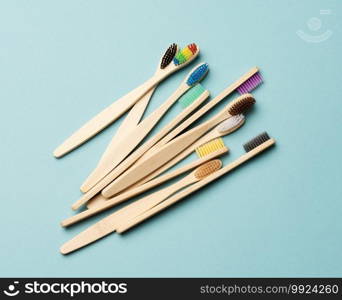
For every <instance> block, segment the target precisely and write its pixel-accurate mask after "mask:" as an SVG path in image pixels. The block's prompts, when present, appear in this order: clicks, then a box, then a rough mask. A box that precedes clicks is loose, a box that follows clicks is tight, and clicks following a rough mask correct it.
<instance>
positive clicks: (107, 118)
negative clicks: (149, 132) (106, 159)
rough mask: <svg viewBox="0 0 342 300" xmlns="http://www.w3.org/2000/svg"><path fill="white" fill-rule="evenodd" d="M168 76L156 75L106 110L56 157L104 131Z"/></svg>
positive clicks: (64, 144)
mask: <svg viewBox="0 0 342 300" xmlns="http://www.w3.org/2000/svg"><path fill="white" fill-rule="evenodd" d="M167 75H168V74H167V73H163V74H159V75H154V76H153V77H151V78H150V79H149V80H147V81H146V82H145V83H144V84H142V85H140V86H138V87H137V88H135V89H134V90H132V91H131V92H129V93H128V94H126V95H125V96H123V97H122V98H120V99H119V100H117V101H115V102H114V103H112V104H111V105H110V106H108V107H107V108H105V109H104V110H103V111H102V112H100V113H99V114H98V115H96V116H95V117H93V118H92V119H91V120H90V121H88V122H87V123H86V124H84V125H83V126H82V127H81V128H80V129H78V130H77V131H76V132H75V133H73V134H72V135H71V136H70V137H69V138H67V139H66V140H65V141H64V142H63V143H62V144H61V145H60V146H58V147H57V148H56V149H55V151H54V153H53V154H54V156H55V157H61V156H63V155H65V154H67V153H68V152H70V151H72V150H74V149H75V148H77V147H78V146H80V145H81V144H83V143H84V142H86V141H87V140H89V139H90V138H92V137H93V136H94V135H96V134H97V133H99V132H100V131H102V130H103V129H104V128H106V127H107V126H108V125H110V124H111V123H113V122H114V121H115V120H116V119H118V118H119V117H120V116H121V115H123V114H124V113H125V112H126V111H127V110H128V109H130V108H131V107H132V106H133V105H134V104H135V103H136V102H137V101H138V100H139V99H140V98H141V97H142V96H143V95H144V94H145V93H147V92H148V91H149V90H150V89H151V88H152V87H153V86H154V85H155V84H157V83H158V82H160V81H161V80H163V79H164V78H165V77H166V76H167Z"/></svg>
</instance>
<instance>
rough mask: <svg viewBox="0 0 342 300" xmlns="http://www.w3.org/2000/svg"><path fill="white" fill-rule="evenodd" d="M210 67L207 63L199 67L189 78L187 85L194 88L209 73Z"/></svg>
mask: <svg viewBox="0 0 342 300" xmlns="http://www.w3.org/2000/svg"><path fill="white" fill-rule="evenodd" d="M208 70H209V66H208V64H207V63H203V64H201V65H200V66H198V67H197V68H196V69H195V70H194V71H193V72H192V73H191V74H190V75H189V76H188V79H187V81H186V83H187V85H189V86H193V85H194V84H196V83H198V82H199V81H200V80H201V79H202V78H203V77H204V76H205V74H206V73H207V72H208Z"/></svg>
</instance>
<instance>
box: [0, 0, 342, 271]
mask: <svg viewBox="0 0 342 300" xmlns="http://www.w3.org/2000/svg"><path fill="white" fill-rule="evenodd" d="M321 9H330V10H331V14H330V15H320V10H321ZM341 9H342V2H340V1H337V0H336V1H326V0H324V1H311V0H306V1H295V0H292V1H289V0H288V1H256V0H255V1H251V0H250V1H223V0H222V1H218V0H216V1H194V0H188V1H178V0H174V1H151V0H149V1H146V0H145V1H138V0H136V1H66V0H65V1H43V0H42V1H1V2H0V83H1V84H0V99H1V118H0V126H1V142H0V143H1V147H0V157H1V175H0V180H1V181H0V182H1V191H2V193H1V209H0V222H1V232H0V233H1V247H0V275H1V276H14V277H18V276H82V277H83V276H129V277H133V276H149V277H152V276H175V277H178V276H196V277H197V276H243V277H245V276H246V277H247V276H341V275H342V261H341V251H342V240H341V229H342V220H341V213H342V201H341V200H342V197H341V195H342V188H341V180H342V176H341V146H342V142H341V132H340V130H341V113H342V109H341V100H342V99H341V59H340V55H341V52H342V41H341V29H342V26H341V23H340V22H338V19H339V20H340V21H341V17H340V13H341ZM311 17H317V18H319V19H320V20H321V21H322V28H321V29H319V30H318V31H310V29H309V28H308V27H307V21H308V20H309V19H310V18H311ZM297 30H303V31H305V32H306V33H307V34H311V35H314V36H316V35H319V34H322V33H324V32H325V31H326V30H331V31H332V32H333V35H332V36H331V37H330V38H329V39H328V40H326V41H324V42H321V43H308V42H306V41H304V40H302V39H301V38H299V37H298V36H297V34H296V31H297ZM172 42H176V43H178V44H179V45H182V46H184V45H186V44H188V43H190V42H196V43H198V45H199V46H200V47H201V58H200V59H198V60H197V62H198V63H199V62H201V61H206V62H208V63H209V65H210V68H211V71H210V74H209V75H208V76H207V78H206V79H205V80H204V81H203V85H204V86H205V87H206V88H208V89H209V90H210V91H211V94H212V95H214V96H215V95H216V94H218V93H219V92H220V91H221V90H223V89H224V88H225V87H226V86H227V85H229V84H230V83H232V82H233V81H234V80H236V79H237V78H238V77H239V76H240V75H242V74H243V73H245V72H246V71H248V70H249V69H250V68H251V67H253V66H255V65H257V66H259V67H260V69H261V73H262V75H263V77H264V84H263V85H262V86H261V87H260V88H258V89H257V90H255V92H254V95H255V97H256V99H257V105H256V107H255V108H254V109H253V110H252V111H251V112H250V113H249V114H248V116H247V122H246V124H245V126H243V127H242V128H241V129H240V130H239V131H237V132H236V133H234V134H232V135H230V136H226V137H225V138H224V140H225V142H226V144H227V145H228V146H229V147H230V149H231V152H230V154H229V155H227V156H226V157H225V158H224V162H225V163H227V162H229V161H231V160H233V159H234V158H236V157H238V156H239V155H241V154H242V153H243V149H242V144H243V143H244V142H246V141H247V140H249V139H250V138H252V137H254V136H255V135H257V134H259V133H260V132H261V131H264V130H267V131H268V132H269V133H270V135H271V136H273V137H274V138H276V139H277V142H278V143H277V146H276V147H275V148H274V149H272V150H270V151H268V153H265V155H262V156H260V157H258V158H257V159H254V160H253V161H251V162H250V163H248V164H246V165H245V166H244V167H242V168H240V169H238V170H236V171H235V172H233V173H230V174H229V175H228V176H225V178H223V179H222V180H219V181H217V182H215V183H213V184H211V185H210V186H208V187H207V188H206V189H203V190H202V191H200V192H198V193H196V194H194V195H192V196H191V197H189V198H188V199H187V200H186V201H183V202H182V203H180V204H179V205H176V206H175V207H173V208H171V209H169V210H168V211H166V212H164V213H163V214H160V215H158V216H156V217H154V218H153V219H151V220H149V221H148V222H145V223H144V224H142V225H141V226H139V227H137V228H136V229H134V230H132V231H130V232H129V233H127V234H126V235H123V236H118V235H116V234H112V235H110V236H108V237H106V238H105V239H102V240H101V241H98V242H97V243H95V244H93V245H91V246H89V247H86V248H84V249H82V250H81V251H77V252H75V253H73V254H72V255H69V256H62V255H61V254H60V253H59V247H60V245H61V244H62V243H64V242H65V241H67V240H68V239H70V238H71V237H73V236H74V235H76V234H77V233H78V232H80V231H82V230H83V229H85V228H86V227H88V226H89V225H91V224H93V223H94V222H95V221H96V220H99V219H101V218H102V217H103V215H106V214H108V213H109V212H106V213H105V214H103V215H101V216H97V217H95V218H92V219H90V220H87V221H86V222H84V223H82V224H78V225H75V226H73V227H72V228H70V229H68V230H65V229H63V228H61V227H60V226H59V222H60V221H61V220H62V219H64V218H66V217H68V216H71V215H72V214H73V212H72V211H71V209H70V205H71V204H72V203H73V202H74V201H75V200H77V199H78V197H79V196H80V192H79V189H78V187H79V186H80V184H81V183H82V182H83V180H84V179H85V178H86V176H87V174H88V173H89V172H90V171H91V170H92V168H93V167H94V166H95V165H96V163H97V160H98V158H99V157H100V155H101V153H102V152H103V151H104V149H105V147H106V145H107V143H108V142H109V141H110V139H111V136H112V135H113V134H114V132H115V130H116V128H117V126H118V124H119V123H118V122H116V123H115V124H114V125H113V126H111V127H110V128H108V129H107V130H105V131H104V132H103V133H101V134H100V135H98V136H97V137H96V138H94V139H93V140H91V141H90V142H89V143H87V144H85V145H84V146H83V147H81V148H79V149H78V150H77V151H74V152H73V153H71V154H70V155H68V156H66V157H64V158H63V159H60V160H56V159H54V158H53V156H52V151H53V150H54V148H55V147H56V146H57V145H58V144H59V143H61V142H62V141H63V139H64V138H66V137H67V136H69V134H71V132H73V131H74V130H75V129H77V128H78V127H79V126H80V125H82V124H83V123H84V122H85V121H87V120H88V119H89V118H91V117H92V116H93V115H95V114H96V113H97V112H99V111H100V110H101V109H103V108H104V107H106V106H107V105H109V104H110V103H112V101H114V100H115V99H116V98H119V97H120V96H122V95H124V94H125V93H126V92H128V91H129V90H130V89H132V88H134V87H136V86H137V85H138V84H140V83H142V82H143V81H144V80H146V79H147V78H148V77H149V76H150V75H151V74H153V72H154V70H155V68H156V66H157V63H158V60H159V57H160V55H161V54H162V53H163V51H164V49H165V48H166V47H167V46H168V45H169V44H170V43H172ZM193 66H194V65H193V64H192V65H191V66H189V67H187V68H185V69H184V70H182V71H180V72H178V73H177V74H175V75H174V76H172V77H171V78H170V79H169V80H167V81H165V83H164V84H162V85H161V86H160V87H159V88H158V90H157V92H156V94H155V96H154V98H153V100H152V102H151V105H150V106H149V108H148V112H151V111H153V109H155V108H156V107H158V105H160V104H161V103H162V101H163V100H165V99H166V97H168V96H169V95H170V94H171V92H172V91H173V90H174V89H175V88H176V87H177V86H178V85H179V83H180V82H181V80H182V79H183V78H184V76H185V75H186V74H187V72H188V71H189V70H190V69H191V68H192V67H193ZM234 96H235V95H234ZM230 99H233V95H232V96H231V97H229V99H227V101H228V100H230ZM227 101H224V102H223V103H222V105H220V106H219V107H218V108H217V110H215V111H218V109H220V108H222V107H223V106H224V105H225V104H226V103H227ZM180 111H181V108H180V107H179V106H177V105H176V106H175V107H173V109H172V110H171V111H170V113H168V114H167V116H166V117H165V118H164V119H163V120H162V122H161V123H160V126H161V125H163V124H165V123H166V122H167V121H169V120H171V118H172V117H173V116H175V115H176V114H177V113H179V112H180ZM215 111H212V112H211V113H210V115H213V114H214V113H215ZM160 126H158V128H160ZM158 128H157V129H158ZM193 159H194V156H193V157H191V158H189V159H188V160H187V161H191V160H193ZM112 211H113V210H112Z"/></svg>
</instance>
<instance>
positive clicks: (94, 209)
mask: <svg viewBox="0 0 342 300" xmlns="http://www.w3.org/2000/svg"><path fill="white" fill-rule="evenodd" d="M227 151H228V149H227V148H225V149H219V150H218V151H215V152H213V153H211V154H209V155H207V156H205V157H203V158H200V159H198V160H196V161H194V162H192V163H190V164H187V165H185V166H183V167H180V168H179V169H177V170H174V171H172V172H169V173H167V174H165V175H163V176H159V177H158V178H156V179H154V180H151V181H149V182H147V183H145V184H143V185H140V186H138V187H135V188H133V189H130V190H128V191H127V192H124V193H121V194H120V195H118V196H116V197H113V198H110V199H107V198H104V197H103V196H102V195H101V193H99V194H98V195H96V196H95V197H94V202H95V203H93V204H92V205H91V206H90V207H89V208H88V209H87V210H85V211H82V212H80V213H78V214H77V215H74V216H72V217H69V218H67V219H65V220H63V221H62V222H61V226H63V227H68V226H70V225H73V224H75V223H77V222H80V221H82V220H84V219H87V218H89V217H91V216H93V215H96V214H98V213H100V212H102V211H105V210H107V209H109V208H111V207H113V206H115V205H117V204H119V203H122V202H123V201H125V200H128V199H131V198H132V197H134V196H137V195H139V194H141V193H143V192H146V191H148V190H150V189H152V188H154V187H156V186H158V185H160V184H162V183H164V182H166V181H168V180H170V179H172V178H175V177H177V176H179V175H181V174H184V173H185V172H187V171H190V170H192V169H194V168H196V167H198V166H200V165H202V164H204V163H206V162H208V161H210V160H212V159H214V158H216V157H218V156H220V155H222V154H224V153H226V152H227ZM99 198H100V199H99ZM92 201H93V199H92V200H91V201H89V203H91V202H92Z"/></svg>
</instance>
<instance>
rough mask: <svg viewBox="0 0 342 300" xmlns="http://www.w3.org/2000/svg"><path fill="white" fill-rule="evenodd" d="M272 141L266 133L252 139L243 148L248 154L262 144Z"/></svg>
mask: <svg viewBox="0 0 342 300" xmlns="http://www.w3.org/2000/svg"><path fill="white" fill-rule="evenodd" d="M270 139H271V138H270V136H269V135H268V133H267V132H266V131H265V132H263V133H261V134H259V135H258V136H256V137H255V138H253V139H251V140H250V141H248V142H247V143H245V144H244V145H243V148H244V149H245V151H246V152H249V151H251V150H253V149H254V148H256V147H258V146H260V145H261V144H263V143H265V142H267V141H268V140H270Z"/></svg>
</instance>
